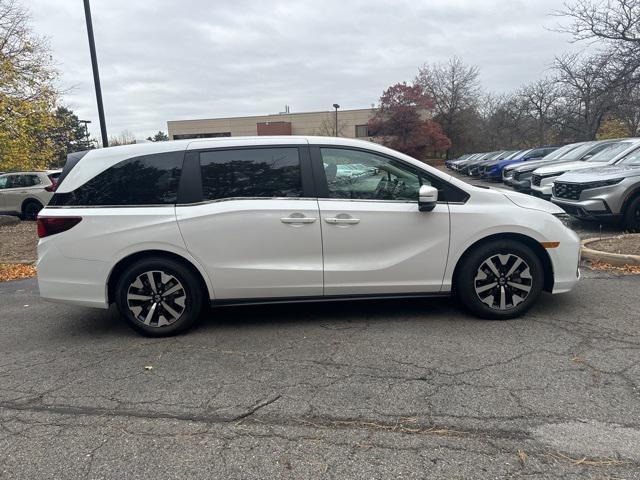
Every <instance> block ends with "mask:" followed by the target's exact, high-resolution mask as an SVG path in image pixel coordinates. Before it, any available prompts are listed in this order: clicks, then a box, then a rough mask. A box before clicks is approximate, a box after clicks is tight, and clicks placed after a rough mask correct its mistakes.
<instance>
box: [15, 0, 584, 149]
mask: <svg viewBox="0 0 640 480" xmlns="http://www.w3.org/2000/svg"><path fill="white" fill-rule="evenodd" d="M23 2H24V4H25V5H27V6H28V7H29V8H30V9H31V14H32V17H33V20H34V24H35V25H34V26H35V29H36V30H37V32H38V33H39V34H40V35H44V36H46V37H48V39H49V42H50V45H51V47H52V49H53V52H54V56H55V59H56V62H57V64H58V68H59V70H60V72H61V73H62V79H61V82H62V87H63V88H65V89H69V90H68V93H67V94H65V96H64V101H65V103H66V104H68V105H69V106H70V107H71V108H72V109H73V110H75V112H76V113H77V114H78V115H79V116H80V118H82V119H87V120H92V121H93V128H92V132H93V133H94V135H96V136H97V132H98V126H97V111H96V107H95V96H94V91H93V80H92V77H91V65H90V59H89V48H88V45H87V36H86V27H85V23H84V10H83V8H82V2H81V0H28V1H27V0H23ZM560 6H561V2H560V0H366V1H365V0H314V1H307V0H289V1H282V0H273V1H267V0H265V1H258V0H234V1H227V0H180V1H177V0H93V1H92V13H93V22H94V30H95V35H96V44H97V49H98V60H99V62H100V75H101V79H102V89H103V95H104V103H105V110H106V117H107V127H108V129H109V133H110V134H111V135H113V134H117V133H119V132H121V131H122V130H124V129H127V130H130V131H132V132H134V133H135V134H136V136H137V137H138V138H143V137H146V136H147V135H149V134H151V133H153V132H155V131H157V130H159V129H162V130H166V121H167V120H178V119H186V118H212V117H221V116H235V115H251V114H267V113H275V112H278V111H281V110H282V109H283V107H284V105H285V104H288V105H290V106H291V108H292V111H294V112H299V111H310V110H311V111H314V110H328V109H330V108H331V105H332V104H333V103H335V102H338V103H339V104H340V105H341V106H342V107H343V108H361V107H368V106H370V105H371V104H372V103H375V102H377V100H378V98H379V97H380V94H381V93H382V91H383V90H384V89H385V88H386V87H388V86H389V85H391V84H393V83H395V82H399V81H411V80H412V79H413V78H414V76H415V74H416V72H417V68H418V66H419V65H421V64H423V63H425V62H429V63H430V62H434V61H442V60H446V59H447V58H448V57H451V56H453V55H458V56H460V57H462V58H463V60H465V61H466V62H467V63H474V64H477V65H478V66H479V67H480V69H481V79H482V83H483V85H484V87H485V88H486V89H488V90H490V91H494V92H503V91H509V90H512V89H514V88H517V87H518V86H519V85H521V84H523V83H526V82H529V81H531V80H535V79H537V78H539V77H541V76H543V75H544V74H545V70H546V69H547V68H548V67H549V65H550V63H551V62H552V60H553V57H554V55H556V54H560V53H562V52H564V51H567V50H569V49H571V48H575V47H572V46H571V45H569V44H568V43H567V41H568V38H567V37H566V36H565V35H561V34H558V33H554V32H550V31H548V30H547V29H545V27H551V26H554V25H556V24H557V23H558V19H557V18H555V17H551V16H549V14H550V12H552V11H553V10H554V9H557V8H559V7H560Z"/></svg>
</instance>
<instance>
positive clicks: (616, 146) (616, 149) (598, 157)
mask: <svg viewBox="0 0 640 480" xmlns="http://www.w3.org/2000/svg"><path fill="white" fill-rule="evenodd" d="M630 146H631V144H630V143H629V142H620V143H612V144H611V145H609V146H608V147H607V148H605V149H604V150H602V151H601V152H599V153H597V154H595V155H594V156H593V157H591V158H589V159H588V160H585V161H586V162H598V163H605V162H610V161H611V160H613V159H614V158H615V157H617V156H618V155H620V154H621V153H622V152H624V151H625V150H626V149H627V148H629V147H630Z"/></svg>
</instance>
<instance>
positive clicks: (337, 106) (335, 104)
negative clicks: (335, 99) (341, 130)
mask: <svg viewBox="0 0 640 480" xmlns="http://www.w3.org/2000/svg"><path fill="white" fill-rule="evenodd" d="M333 108H335V109H336V137H337V136H338V109H339V108H340V105H338V104H337V103H334V104H333Z"/></svg>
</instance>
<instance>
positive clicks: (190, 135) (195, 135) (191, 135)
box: [173, 132, 231, 140]
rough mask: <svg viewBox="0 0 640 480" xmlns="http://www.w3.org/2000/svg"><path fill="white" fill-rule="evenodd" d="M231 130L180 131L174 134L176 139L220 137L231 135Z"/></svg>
mask: <svg viewBox="0 0 640 480" xmlns="http://www.w3.org/2000/svg"><path fill="white" fill-rule="evenodd" d="M230 136H231V132H216V133H180V134H178V135H174V136H173V139H174V140H189V139H191V138H218V137H230Z"/></svg>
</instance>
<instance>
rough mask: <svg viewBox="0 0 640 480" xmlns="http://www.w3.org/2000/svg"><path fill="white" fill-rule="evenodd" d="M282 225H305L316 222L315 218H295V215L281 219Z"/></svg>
mask: <svg viewBox="0 0 640 480" xmlns="http://www.w3.org/2000/svg"><path fill="white" fill-rule="evenodd" d="M280 221H281V222H282V223H288V224H292V223H293V224H305V223H313V222H315V221H316V219H315V218H313V217H294V216H293V215H292V216H290V217H282V218H281V219H280Z"/></svg>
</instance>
